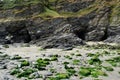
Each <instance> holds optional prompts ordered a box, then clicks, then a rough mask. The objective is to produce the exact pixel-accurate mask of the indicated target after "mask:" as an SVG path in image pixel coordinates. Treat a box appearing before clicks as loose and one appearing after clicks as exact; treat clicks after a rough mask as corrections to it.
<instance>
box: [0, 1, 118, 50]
mask: <svg viewBox="0 0 120 80" xmlns="http://www.w3.org/2000/svg"><path fill="white" fill-rule="evenodd" d="M35 1H36V0H33V2H31V3H29V4H27V2H25V4H24V5H17V6H13V7H10V8H3V6H2V7H1V8H0V43H1V44H4V43H16V42H26V43H32V44H37V45H41V46H43V47H44V48H51V47H59V48H63V47H71V46H72V47H74V46H78V45H81V44H84V42H85V41H105V42H117V43H119V42H120V0H48V3H44V4H43V3H41V2H39V1H38V2H35Z"/></svg>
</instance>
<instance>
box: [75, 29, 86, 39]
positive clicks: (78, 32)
mask: <svg viewBox="0 0 120 80" xmlns="http://www.w3.org/2000/svg"><path fill="white" fill-rule="evenodd" d="M85 33H86V31H74V34H75V35H76V36H78V37H79V38H81V39H82V40H85Z"/></svg>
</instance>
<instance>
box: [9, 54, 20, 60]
mask: <svg viewBox="0 0 120 80" xmlns="http://www.w3.org/2000/svg"><path fill="white" fill-rule="evenodd" d="M11 59H12V60H18V59H22V57H21V56H19V55H15V56H14V57H13V58H11Z"/></svg>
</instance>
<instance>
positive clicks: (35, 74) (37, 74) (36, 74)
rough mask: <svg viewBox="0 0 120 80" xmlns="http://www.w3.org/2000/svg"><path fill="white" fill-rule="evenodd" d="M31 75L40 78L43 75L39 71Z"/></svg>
mask: <svg viewBox="0 0 120 80" xmlns="http://www.w3.org/2000/svg"><path fill="white" fill-rule="evenodd" d="M29 77H30V78H40V77H41V76H40V74H39V73H38V72H34V73H32V74H31V75H30V76H29Z"/></svg>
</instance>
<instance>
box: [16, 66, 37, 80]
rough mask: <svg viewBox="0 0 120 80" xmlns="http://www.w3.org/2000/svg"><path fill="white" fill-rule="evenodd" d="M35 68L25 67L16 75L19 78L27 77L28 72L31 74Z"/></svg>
mask: <svg viewBox="0 0 120 80" xmlns="http://www.w3.org/2000/svg"><path fill="white" fill-rule="evenodd" d="M35 71H36V70H33V69H31V68H27V69H24V71H23V72H21V73H19V74H18V75H17V77H18V78H21V77H28V78H29V76H30V74H32V73H33V72H35Z"/></svg>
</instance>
